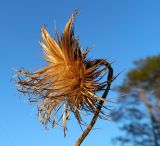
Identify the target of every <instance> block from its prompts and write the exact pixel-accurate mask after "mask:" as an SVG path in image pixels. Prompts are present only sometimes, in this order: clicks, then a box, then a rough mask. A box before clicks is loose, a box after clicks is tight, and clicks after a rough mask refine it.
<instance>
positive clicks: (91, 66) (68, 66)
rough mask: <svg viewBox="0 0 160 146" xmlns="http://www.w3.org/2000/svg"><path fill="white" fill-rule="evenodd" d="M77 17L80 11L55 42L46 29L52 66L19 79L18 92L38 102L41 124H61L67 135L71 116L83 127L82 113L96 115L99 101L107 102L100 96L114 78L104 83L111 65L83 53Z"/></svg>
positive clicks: (25, 73)
mask: <svg viewBox="0 0 160 146" xmlns="http://www.w3.org/2000/svg"><path fill="white" fill-rule="evenodd" d="M76 14H77V11H75V12H74V13H73V14H72V16H71V18H70V19H69V21H68V22H67V24H66V26H65V28H64V31H63V33H62V35H61V36H60V37H59V36H58V33H57V32H55V37H56V38H55V39H53V38H52V37H51V36H50V34H49V33H48V32H47V29H46V28H45V27H42V30H41V31H42V38H43V41H40V45H41V47H42V48H43V51H44V54H45V56H44V60H46V61H47V62H48V64H47V66H45V67H43V68H42V69H41V70H39V71H36V72H33V73H30V72H28V71H26V70H19V71H18V77H17V80H16V83H17V84H18V85H19V88H18V91H20V92H22V93H25V94H29V95H31V98H30V99H29V101H30V102H37V103H38V116H39V119H40V121H41V122H42V123H43V124H44V125H45V126H46V125H47V123H48V122H50V123H51V124H52V126H55V125H61V126H62V127H63V128H64V134H66V128H67V121H68V119H69V116H70V114H71V113H73V114H74V116H75V118H76V119H77V121H78V123H79V124H80V125H82V124H83V123H84V121H83V119H82V117H81V114H82V113H84V114H88V113H92V114H95V112H96V110H97V107H98V106H99V102H100V101H103V102H104V101H107V100H106V99H105V98H104V97H103V98H101V97H99V96H98V93H99V92H101V91H104V90H105V89H106V87H107V86H108V83H109V82H111V79H112V78H110V80H109V79H108V81H104V80H102V78H103V77H104V76H105V75H106V74H107V73H108V72H107V71H108V70H109V71H111V70H112V69H111V67H110V64H109V63H108V62H107V61H106V60H104V59H94V60H90V59H87V54H88V52H89V50H86V51H83V50H82V48H81V46H80V44H79V41H78V39H77V38H76V37H75V36H74V31H73V21H74V17H75V15H76ZM109 84H110V83H109ZM101 106H102V105H101ZM100 112H101V114H100V115H99V117H100V118H106V115H105V113H103V112H102V111H100Z"/></svg>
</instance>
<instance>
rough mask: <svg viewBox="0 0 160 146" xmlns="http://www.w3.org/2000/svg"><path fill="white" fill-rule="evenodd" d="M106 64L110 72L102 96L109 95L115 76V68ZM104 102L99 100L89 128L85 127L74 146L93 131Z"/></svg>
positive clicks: (77, 145) (78, 144)
mask: <svg viewBox="0 0 160 146" xmlns="http://www.w3.org/2000/svg"><path fill="white" fill-rule="evenodd" d="M106 66H107V67H108V70H109V73H108V78H107V82H108V84H107V88H106V89H105V91H104V93H103V95H102V98H104V99H105V98H106V97H107V95H108V92H109V90H110V86H111V83H112V78H113V69H112V67H111V66H110V64H109V63H108V62H106ZM103 103H104V101H102V100H100V101H99V104H98V106H97V109H96V111H95V114H94V116H93V118H92V120H91V122H90V124H89V125H88V126H87V128H86V129H85V131H84V132H83V133H82V135H81V136H80V137H79V138H78V140H77V142H76V143H75V145H74V146H80V145H81V143H82V142H83V140H84V139H85V138H86V136H87V135H88V134H89V132H90V131H91V129H92V128H93V126H94V124H95V123H96V121H97V118H98V117H99V113H100V111H101V108H102V107H103Z"/></svg>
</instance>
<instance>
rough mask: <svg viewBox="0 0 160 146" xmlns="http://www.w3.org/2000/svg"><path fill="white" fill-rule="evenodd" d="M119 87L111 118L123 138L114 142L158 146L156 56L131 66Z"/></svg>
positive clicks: (159, 72) (159, 67)
mask: <svg viewBox="0 0 160 146" xmlns="http://www.w3.org/2000/svg"><path fill="white" fill-rule="evenodd" d="M134 64H135V68H134V69H132V70H130V71H129V72H128V74H127V76H126V77H125V79H124V81H123V83H122V85H120V86H119V87H118V92H119V93H120V94H127V96H125V97H123V98H121V99H120V106H119V107H118V109H117V110H115V111H114V112H113V114H112V116H113V119H114V120H115V121H116V122H120V123H121V126H120V129H121V130H122V131H124V133H125V134H126V135H121V136H118V137H116V138H114V141H116V142H117V141H119V142H121V143H122V144H127V143H130V142H131V143H133V145H136V146H160V55H157V56H153V57H147V58H145V59H140V60H138V61H135V62H134Z"/></svg>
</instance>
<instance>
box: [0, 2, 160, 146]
mask: <svg viewBox="0 0 160 146" xmlns="http://www.w3.org/2000/svg"><path fill="white" fill-rule="evenodd" d="M77 8H80V10H81V11H80V13H79V15H78V16H77V17H76V22H75V34H76V35H78V36H79V38H80V42H81V44H82V46H83V47H84V48H86V47H87V46H94V48H93V49H92V52H91V53H90V56H92V57H93V58H96V57H102V58H109V60H110V61H115V63H114V64H113V66H114V69H115V74H117V73H119V72H120V71H122V70H124V69H125V71H123V73H122V74H121V75H120V76H119V78H118V79H117V80H116V81H115V83H114V86H116V85H118V84H120V83H121V81H122V79H123V77H124V76H125V73H126V72H127V70H129V69H130V68H132V67H133V65H132V62H133V61H134V60H136V59H139V58H143V57H146V56H149V55H156V54H158V53H160V1H159V0H134V1H133V0H99V1H98V0H97V1H96V0H26V1H24V0H0V50H1V57H0V90H1V91H0V99H1V100H0V146H73V144H74V142H75V141H76V139H77V138H78V136H79V135H80V134H81V130H80V128H79V127H78V126H77V123H76V122H75V120H72V119H71V120H70V122H69V130H68V135H67V137H66V138H64V137H63V131H62V130H61V129H59V128H56V129H50V130H48V131H45V130H44V128H43V126H42V125H41V124H40V122H39V120H38V118H37V115H36V111H37V109H36V107H35V106H34V105H28V104H26V103H25V102H24V101H25V100H26V99H27V97H23V96H19V94H18V93H17V92H16V85H15V84H14V83H13V82H10V79H11V77H12V76H13V75H14V74H15V72H14V71H12V69H13V68H16V69H18V68H20V67H24V68H26V69H32V68H35V67H41V66H43V65H44V64H45V62H44V61H43V60H42V59H41V58H40V56H42V52H41V48H40V46H39V43H38V40H39V39H40V38H41V33H40V30H41V27H42V25H43V24H45V25H46V26H47V28H48V30H49V32H50V33H52V34H53V22H54V19H56V24H57V29H58V32H62V30H63V27H64V26H65V24H66V22H67V20H68V18H69V17H70V15H71V13H72V12H73V11H74V10H75V9H77ZM110 96H116V95H115V94H111V95H110ZM19 97H20V98H19ZM115 106H116V105H115ZM96 127H98V128H101V129H100V130H95V131H93V132H92V133H91V134H90V135H89V136H88V137H87V138H86V140H85V141H84V143H83V144H82V146H88V145H92V146H98V145H101V146H113V145H112V144H111V142H110V139H111V137H113V136H115V135H117V134H118V130H117V127H116V125H114V124H113V123H112V122H110V121H107V122H106V121H98V122H97V124H96ZM102 139H103V140H102Z"/></svg>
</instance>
